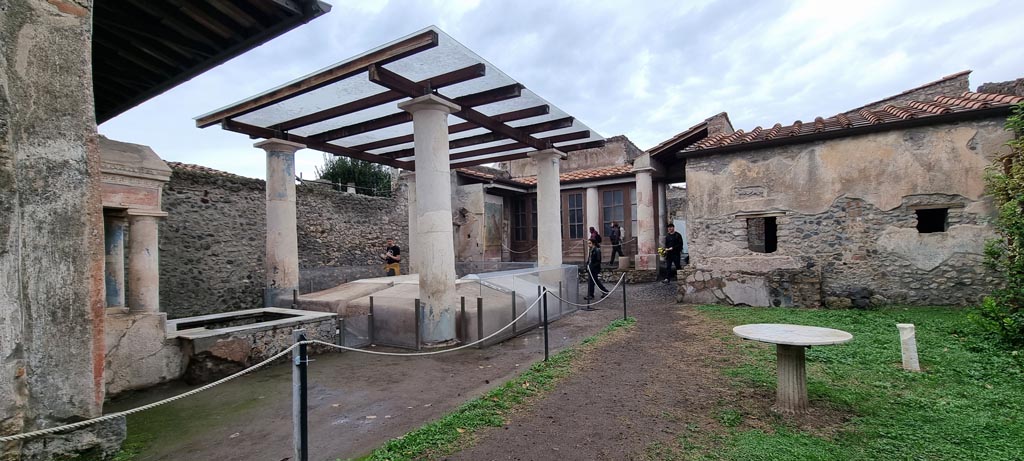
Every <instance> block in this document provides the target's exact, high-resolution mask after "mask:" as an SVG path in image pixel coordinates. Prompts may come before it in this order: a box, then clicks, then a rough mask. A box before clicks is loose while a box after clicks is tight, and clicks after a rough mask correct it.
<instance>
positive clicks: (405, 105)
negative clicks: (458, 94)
mask: <svg viewBox="0 0 1024 461" xmlns="http://www.w3.org/2000/svg"><path fill="white" fill-rule="evenodd" d="M398 108H399V109H402V110H404V111H406V112H408V113H410V114H414V113H416V112H419V111H421V110H439V111H441V112H444V113H446V114H450V113H452V112H458V111H460V110H462V107H460V106H459V105H458V104H455V103H453V102H451V101H448V100H447V99H444V98H442V97H440V96H438V95H436V94H425V95H423V96H420V97H417V98H413V99H410V100H408V101H405V102H401V103H399V104H398Z"/></svg>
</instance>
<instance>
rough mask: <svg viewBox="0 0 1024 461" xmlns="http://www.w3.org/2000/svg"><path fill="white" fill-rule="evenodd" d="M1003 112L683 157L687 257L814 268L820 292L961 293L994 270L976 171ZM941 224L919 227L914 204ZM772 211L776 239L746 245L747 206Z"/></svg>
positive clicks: (742, 265)
mask: <svg viewBox="0 0 1024 461" xmlns="http://www.w3.org/2000/svg"><path fill="white" fill-rule="evenodd" d="M1002 125H1003V120H1000V119H989V120H984V121H974V122H961V123H959V124H949V125H940V126H933V127H920V128H914V129H909V130H902V131H891V132H884V133H875V134H868V135H862V136H856V137H851V138H844V139H836V140H830V141H821V142H815V143H807V144H799V145H791V146H783V147H779V148H776V149H770V150H769V149H766V150H755V151H751V152H746V153H738V154H729V155H717V156H711V157H705V158H698V159H692V160H690V161H689V162H688V163H687V171H686V177H687V179H688V181H687V185H688V193H689V228H688V230H689V235H688V237H689V239H690V257H691V262H692V263H693V264H694V266H695V267H696V268H697V269H703V270H719V271H723V272H749V273H768V272H769V271H771V270H775V269H800V268H820V270H821V273H822V275H821V280H822V285H823V295H824V297H849V294H850V293H852V292H854V291H857V289H858V288H862V287H866V288H869V289H870V290H872V294H874V295H878V296H881V297H882V298H876V299H877V300H878V301H879V302H900V303H916V304H971V303H975V302H977V300H978V299H979V297H981V296H982V295H984V294H986V293H988V292H989V291H990V290H991V289H992V287H993V286H995V285H997V284H998V283H999V280H998V279H997V278H996V277H995V276H994V275H993V274H991V273H989V272H988V271H987V270H986V269H984V268H983V266H982V264H981V261H982V259H983V256H982V252H983V247H984V242H985V240H986V239H987V238H990V237H991V236H993V235H994V234H993V231H992V230H991V227H990V226H989V224H988V222H989V220H990V218H991V214H992V209H991V207H990V206H988V205H987V203H986V202H985V201H984V198H983V193H984V182H983V171H984V168H985V167H986V166H987V165H988V163H989V161H990V159H991V158H993V156H994V155H995V154H996V153H999V152H1005V150H1006V148H1005V146H1004V145H1003V144H1004V143H1005V142H1006V141H1007V140H1008V139H1009V134H1008V133H1007V132H1005V131H1004V130H1003V128H1002ZM938 207H942V208H948V209H949V211H948V230H947V231H946V232H937V233H919V232H918V231H917V229H916V225H917V216H916V214H915V210H917V209H919V208H938ZM766 215H767V216H774V217H775V219H776V223H777V229H778V230H777V236H778V250H777V251H775V252H773V253H755V252H753V251H751V249H750V248H749V245H748V239H747V218H749V217H757V216H766Z"/></svg>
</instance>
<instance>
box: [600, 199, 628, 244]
mask: <svg viewBox="0 0 1024 461" xmlns="http://www.w3.org/2000/svg"><path fill="white" fill-rule="evenodd" d="M622 198H623V194H622V191H621V190H607V191H604V193H603V194H602V199H603V200H601V211H602V213H601V215H602V216H604V222H603V223H602V224H603V227H604V235H608V233H609V232H611V231H612V222H618V223H621V222H622V220H623V218H625V214H623V212H624V210H623V208H622V206H623V205H622Z"/></svg>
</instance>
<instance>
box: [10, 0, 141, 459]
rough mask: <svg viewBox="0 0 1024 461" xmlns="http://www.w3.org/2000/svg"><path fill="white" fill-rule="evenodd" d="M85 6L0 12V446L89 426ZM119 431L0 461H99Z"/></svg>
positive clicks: (92, 180)
mask: <svg viewBox="0 0 1024 461" xmlns="http://www.w3.org/2000/svg"><path fill="white" fill-rule="evenodd" d="M91 10H92V3H91V2H88V1H86V2H75V3H71V2H65V1H57V0H52V1H45V0H6V1H4V2H0V376H2V377H0V435H12V434H17V433H20V432H24V431H31V430H35V429H40V428H43V427H50V426H55V425H59V424H64V423H69V422H73V421H78V420H82V419H87V418H90V417H94V416H98V415H99V414H100V413H101V411H102V404H103V381H102V379H103V354H104V347H103V306H104V299H103V280H102V277H103V247H102V245H103V220H102V212H101V207H100V195H99V154H98V151H97V149H96V145H95V136H96V122H95V118H94V115H93V95H92V91H91V90H92V79H91V74H90V68H91V63H90V40H89V37H90V26H91V23H90V22H91V14H92V11H91ZM123 437H124V421H123V420H114V421H111V422H110V423H108V424H101V425H99V426H93V427H91V428H88V429H83V430H79V431H74V432H71V433H68V434H63V435H54V436H50V437H45V438H37V439H32V440H29V441H26V442H20V443H9V444H5V445H4V446H2V447H0V459H4V460H5V461H6V460H37V459H38V460H43V459H54V458H60V457H62V456H82V457H84V458H86V459H102V458H104V457H106V456H107V455H109V454H110V453H111V452H113V451H116V450H117V448H118V447H119V444H120V441H121V440H122V439H123Z"/></svg>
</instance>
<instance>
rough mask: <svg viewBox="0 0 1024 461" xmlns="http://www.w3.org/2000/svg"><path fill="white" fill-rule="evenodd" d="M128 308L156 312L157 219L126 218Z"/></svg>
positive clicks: (158, 267) (158, 275)
mask: <svg viewBox="0 0 1024 461" xmlns="http://www.w3.org/2000/svg"><path fill="white" fill-rule="evenodd" d="M128 225H129V228H128V231H129V241H128V243H129V245H128V286H129V290H128V309H129V310H130V311H132V312H159V311H160V256H159V253H158V248H157V247H158V245H159V239H158V237H157V217H156V216H145V215H132V216H129V217H128Z"/></svg>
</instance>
